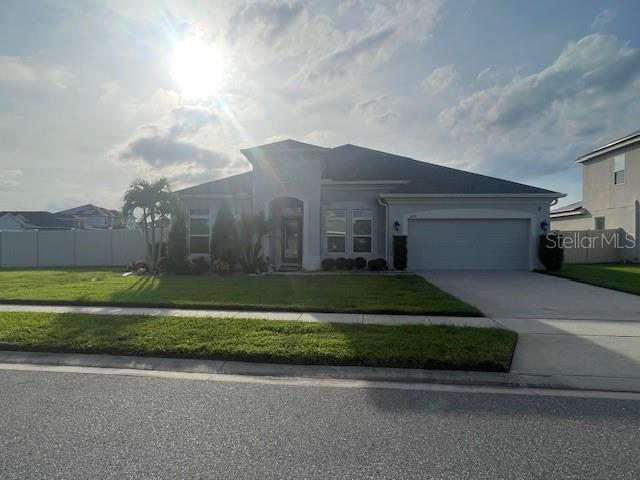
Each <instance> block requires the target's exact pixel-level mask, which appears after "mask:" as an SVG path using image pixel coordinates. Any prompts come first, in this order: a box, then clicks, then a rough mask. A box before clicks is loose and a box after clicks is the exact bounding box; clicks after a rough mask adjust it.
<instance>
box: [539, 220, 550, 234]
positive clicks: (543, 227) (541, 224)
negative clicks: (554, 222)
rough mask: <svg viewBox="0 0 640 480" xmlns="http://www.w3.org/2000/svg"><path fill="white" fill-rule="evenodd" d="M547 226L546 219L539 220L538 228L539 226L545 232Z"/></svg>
mask: <svg viewBox="0 0 640 480" xmlns="http://www.w3.org/2000/svg"><path fill="white" fill-rule="evenodd" d="M548 226H549V224H548V223H547V221H546V220H543V221H541V222H540V228H541V229H542V230H543V231H545V232H546V231H547V227H548Z"/></svg>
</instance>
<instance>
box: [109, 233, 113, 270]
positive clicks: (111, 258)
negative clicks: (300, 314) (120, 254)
mask: <svg viewBox="0 0 640 480" xmlns="http://www.w3.org/2000/svg"><path fill="white" fill-rule="evenodd" d="M109 266H110V267H112V266H113V227H109Z"/></svg>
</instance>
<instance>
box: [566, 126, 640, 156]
mask: <svg viewBox="0 0 640 480" xmlns="http://www.w3.org/2000/svg"><path fill="white" fill-rule="evenodd" d="M637 143H640V130H636V131H635V132H631V133H629V134H627V135H624V136H622V137H620V138H616V139H615V140H613V141H611V142H609V143H607V144H605V145H602V146H600V147H597V148H594V149H593V150H591V151H590V152H589V153H585V154H584V155H582V156H581V157H580V158H578V159H577V160H576V162H578V163H581V162H584V161H586V160H591V159H592V158H596V157H599V156H600V155H604V154H605V153H611V152H613V151H615V150H618V149H620V148H622V147H628V146H630V145H635V144H637Z"/></svg>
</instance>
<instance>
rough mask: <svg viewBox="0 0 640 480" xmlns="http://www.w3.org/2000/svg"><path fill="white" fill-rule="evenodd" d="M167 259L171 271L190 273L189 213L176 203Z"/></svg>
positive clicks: (172, 215) (172, 214) (172, 216)
mask: <svg viewBox="0 0 640 480" xmlns="http://www.w3.org/2000/svg"><path fill="white" fill-rule="evenodd" d="M167 241H168V243H169V245H168V248H167V257H168V264H169V271H171V272H173V273H189V271H190V268H189V267H190V266H189V262H188V261H187V255H188V250H187V213H186V212H185V209H184V206H183V205H181V204H179V203H178V202H176V204H175V205H174V209H173V212H172V213H171V230H169V238H168V240H167Z"/></svg>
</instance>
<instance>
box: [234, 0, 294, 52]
mask: <svg viewBox="0 0 640 480" xmlns="http://www.w3.org/2000/svg"><path fill="white" fill-rule="evenodd" d="M303 10H304V7H303V6H302V4H299V3H293V2H290V1H261V2H256V3H249V4H246V5H242V6H241V7H240V8H239V9H238V10H237V11H236V12H235V13H234V14H233V15H232V17H231V19H230V20H229V30H228V36H229V38H230V39H231V41H236V40H237V39H238V37H239V36H241V35H246V33H247V32H251V33H252V35H254V36H256V37H257V38H259V39H260V41H262V42H267V43H268V44H273V43H274V41H275V40H276V38H277V37H279V36H281V35H283V34H285V33H286V30H287V29H288V28H289V27H291V26H292V25H293V24H294V23H295V21H296V20H297V19H298V17H299V16H300V15H301V13H302V11H303Z"/></svg>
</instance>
